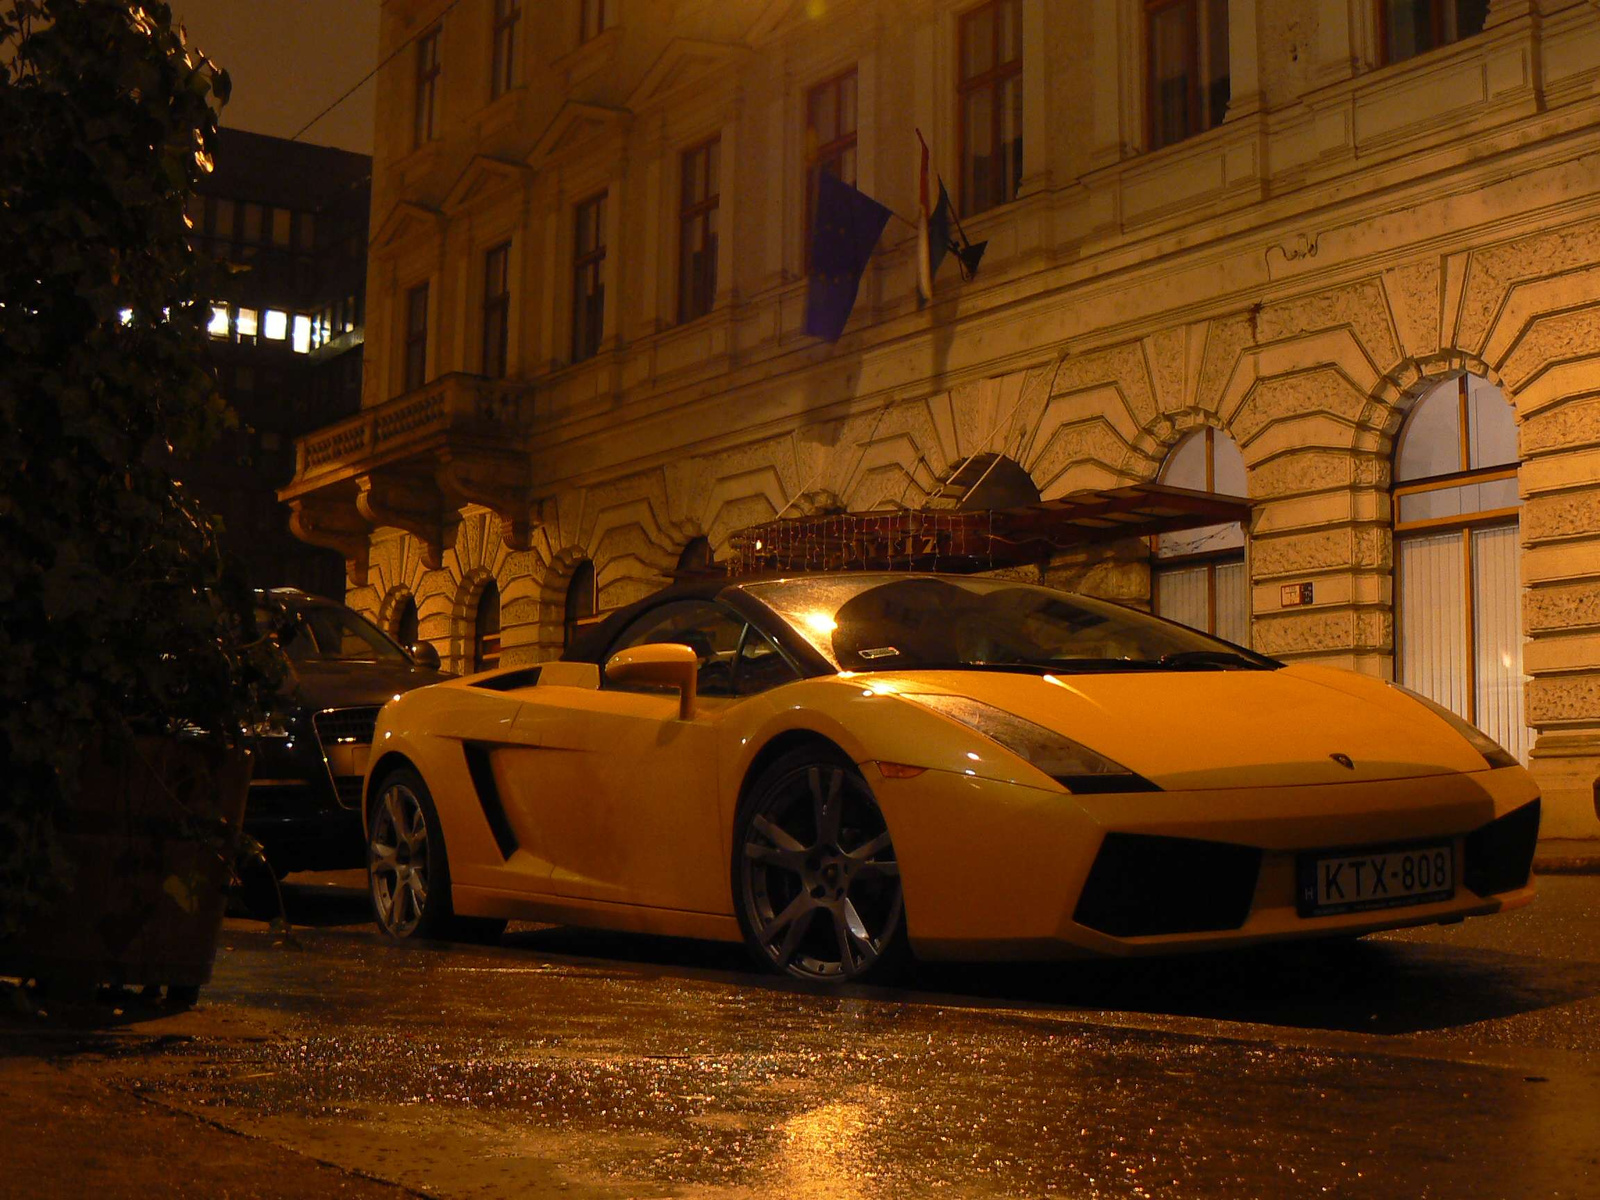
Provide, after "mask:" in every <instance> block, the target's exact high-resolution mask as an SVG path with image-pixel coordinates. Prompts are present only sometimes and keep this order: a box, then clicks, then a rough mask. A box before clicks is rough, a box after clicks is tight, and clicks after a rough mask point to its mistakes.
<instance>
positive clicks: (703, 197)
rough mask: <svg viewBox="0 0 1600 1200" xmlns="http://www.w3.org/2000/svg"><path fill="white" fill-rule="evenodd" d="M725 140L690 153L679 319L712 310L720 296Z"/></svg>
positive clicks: (686, 157)
mask: <svg viewBox="0 0 1600 1200" xmlns="http://www.w3.org/2000/svg"><path fill="white" fill-rule="evenodd" d="M721 156H722V140H721V139H720V138H712V139H711V140H710V141H709V142H705V143H703V144H702V145H699V146H696V147H694V148H693V149H692V150H686V151H684V154H683V187H682V192H681V203H680V204H679V207H678V320H679V321H693V320H694V319H695V318H697V317H703V316H705V315H706V314H707V313H708V312H710V311H711V305H712V302H713V301H714V300H715V299H716V296H717V203H718V200H719V199H720V195H719V192H718V183H717V175H718V170H719V167H720V162H719V160H720V159H721Z"/></svg>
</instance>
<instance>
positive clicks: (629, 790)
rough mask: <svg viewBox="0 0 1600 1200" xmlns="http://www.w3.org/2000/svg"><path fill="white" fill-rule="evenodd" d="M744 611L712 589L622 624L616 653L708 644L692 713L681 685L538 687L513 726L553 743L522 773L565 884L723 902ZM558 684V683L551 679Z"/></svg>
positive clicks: (574, 892) (651, 899)
mask: <svg viewBox="0 0 1600 1200" xmlns="http://www.w3.org/2000/svg"><path fill="white" fill-rule="evenodd" d="M743 631H744V621H743V619H742V618H741V617H739V616H738V615H736V614H735V613H733V612H732V611H731V610H729V609H727V608H725V607H723V606H722V605H719V604H716V603H714V602H712V601H704V600H683V601H677V602H673V603H669V604H666V605H662V606H660V607H658V608H655V609H652V610H650V611H649V612H647V613H644V614H642V615H641V616H640V617H639V618H637V619H636V620H635V621H634V622H633V623H632V624H630V625H629V626H628V627H627V628H625V629H624V630H623V631H622V632H621V634H620V635H619V636H618V637H617V638H616V640H615V641H614V642H613V643H612V645H611V646H610V647H609V649H608V651H607V656H608V657H609V655H610V654H614V653H616V652H617V651H618V650H621V649H625V648H627V647H629V646H636V645H642V644H645V643H649V642H678V643H682V644H686V645H689V646H691V647H693V648H694V649H695V651H696V653H697V654H698V655H699V656H700V670H699V695H698V698H697V701H696V704H695V709H694V714H693V716H692V717H690V718H689V719H688V720H683V719H681V718H680V716H679V698H678V695H677V693H676V692H675V691H669V690H665V689H645V688H636V687H622V686H619V685H617V684H615V683H612V682H610V681H607V680H605V679H604V677H603V675H602V680H601V686H600V688H599V689H598V690H593V691H588V690H579V689H569V688H562V689H559V690H560V691H561V692H562V693H564V694H563V695H562V696H560V697H559V700H557V698H556V697H551V698H549V700H546V699H545V698H543V697H541V696H539V695H538V691H539V689H536V690H535V693H534V695H533V696H532V697H531V698H530V699H529V701H528V702H527V704H526V705H525V706H524V708H523V710H522V712H521V713H520V714H519V716H518V720H517V729H516V738H517V740H518V741H520V742H523V743H524V744H527V745H536V746H539V747H541V748H542V749H543V750H544V751H545V752H544V753H542V754H541V755H540V756H539V761H540V765H541V771H540V776H539V778H538V779H537V780H531V781H525V783H526V786H525V787H524V788H523V792H524V794H525V795H528V796H530V801H529V802H530V803H531V805H532V806H533V808H534V809H535V810H536V811H535V812H534V813H533V814H531V815H532V816H533V817H534V819H535V820H536V821H537V822H538V825H539V831H540V841H541V845H542V847H543V848H544V851H545V853H546V855H547V856H548V857H549V860H550V862H551V865H552V873H551V877H550V882H551V888H552V890H553V891H555V892H556V893H557V894H558V895H563V896H571V897H576V898H583V899H590V900H604V901H610V902H613V903H619V904H633V905H647V906H650V907H657V908H673V909H680V910H686V911H691V912H714V913H721V912H726V911H727V909H728V864H727V863H726V862H724V861H723V845H724V842H725V838H724V836H723V832H722V830H721V828H720V824H721V821H720V816H719V812H720V809H719V797H718V784H717V780H718V770H717V757H718V752H719V751H718V732H719V727H720V724H721V721H722V717H723V714H724V713H725V712H726V711H727V709H728V707H729V706H730V705H732V704H735V703H737V700H736V699H735V697H734V695H733V664H734V661H735V658H736V655H737V653H738V647H739V644H740V637H741V635H742V633H743ZM552 690H554V689H552Z"/></svg>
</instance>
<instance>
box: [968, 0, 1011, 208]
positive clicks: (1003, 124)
mask: <svg viewBox="0 0 1600 1200" xmlns="http://www.w3.org/2000/svg"><path fill="white" fill-rule="evenodd" d="M959 53H960V66H961V74H960V77H959V79H958V80H957V89H956V90H957V95H958V97H959V104H960V119H961V126H960V129H961V196H960V198H959V200H958V203H959V204H960V205H961V211H962V212H963V213H966V214H968V215H969V216H970V215H972V214H974V213H981V212H986V211H987V210H989V209H991V208H996V207H998V206H999V205H1002V204H1009V203H1010V202H1011V201H1013V200H1015V199H1016V198H1017V189H1018V188H1019V187H1020V186H1021V184H1022V0H990V3H988V4H985V5H982V6H981V7H979V8H975V9H973V10H972V11H970V12H967V13H963V14H962V16H961V30H960V50H959Z"/></svg>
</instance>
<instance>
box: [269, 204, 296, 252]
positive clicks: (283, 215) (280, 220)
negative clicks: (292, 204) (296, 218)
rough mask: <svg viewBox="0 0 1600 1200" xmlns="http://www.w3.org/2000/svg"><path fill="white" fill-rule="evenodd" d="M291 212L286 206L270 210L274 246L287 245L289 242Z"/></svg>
mask: <svg viewBox="0 0 1600 1200" xmlns="http://www.w3.org/2000/svg"><path fill="white" fill-rule="evenodd" d="M292 220H293V214H292V213H291V212H290V211H289V210H288V209H287V208H275V209H273V210H272V244H273V245H274V246H287V245H288V244H289V229H290V222H291V221H292Z"/></svg>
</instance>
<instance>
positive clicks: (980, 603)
mask: <svg viewBox="0 0 1600 1200" xmlns="http://www.w3.org/2000/svg"><path fill="white" fill-rule="evenodd" d="M744 589H745V591H747V592H748V593H749V594H750V595H752V596H753V597H755V598H756V599H757V600H760V601H761V602H762V603H764V604H766V605H767V606H768V607H769V608H771V609H773V610H774V611H775V612H777V613H778V614H779V615H780V616H782V617H783V618H784V620H786V621H787V622H788V623H789V624H790V625H791V626H793V627H794V629H795V631H796V632H797V633H799V635H800V636H801V637H803V638H805V639H806V641H808V642H809V643H810V644H811V645H812V646H813V647H815V648H816V650H817V651H818V652H819V653H820V654H822V655H823V657H825V658H826V659H827V660H828V661H829V662H830V663H832V664H833V665H834V666H835V667H836V668H837V669H839V670H841V671H885V670H896V671H903V670H998V671H1008V670H1009V671H1020V672H1036V673H1039V674H1098V673H1111V672H1125V671H1193V670H1210V671H1218V670H1266V669H1271V668H1273V667H1276V666H1277V665H1278V664H1277V663H1275V662H1274V661H1273V660H1271V659H1269V658H1265V657H1263V656H1261V655H1258V654H1254V653H1252V652H1250V651H1248V650H1244V649H1241V648H1240V647H1237V646H1233V645H1230V644H1229V643H1227V642H1223V641H1219V640H1218V639H1216V638H1212V637H1209V636H1207V635H1206V634H1203V633H1199V632H1197V631H1196V630H1193V629H1189V628H1186V627H1185V626H1182V625H1176V624H1173V623H1172V622H1170V621H1163V620H1160V619H1158V618H1156V617H1152V616H1149V615H1147V614H1145V613H1140V612H1135V611H1133V610H1131V609H1127V608H1123V607H1121V606H1120V605H1116V604H1111V603H1108V602H1106V601H1102V600H1093V599H1090V598H1088V597H1085V596H1075V595H1069V594H1067V593H1065V592H1058V591H1054V590H1052V589H1050V588H1043V587H1036V586H1033V585H1030V584H1023V583H1015V582H1012V581H1010V580H1003V579H976V578H974V579H950V578H935V577H931V576H925V575H923V576H919V575H882V574H877V575H866V574H864V575H860V576H856V577H850V578H838V577H833V578H828V579H817V580H808V579H791V580H776V581H771V582H762V583H750V584H745V585H744Z"/></svg>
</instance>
